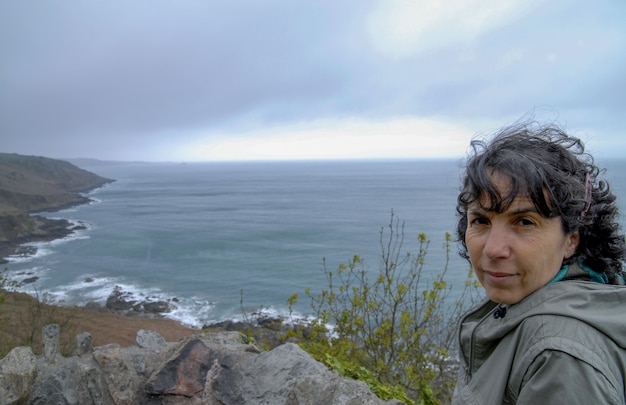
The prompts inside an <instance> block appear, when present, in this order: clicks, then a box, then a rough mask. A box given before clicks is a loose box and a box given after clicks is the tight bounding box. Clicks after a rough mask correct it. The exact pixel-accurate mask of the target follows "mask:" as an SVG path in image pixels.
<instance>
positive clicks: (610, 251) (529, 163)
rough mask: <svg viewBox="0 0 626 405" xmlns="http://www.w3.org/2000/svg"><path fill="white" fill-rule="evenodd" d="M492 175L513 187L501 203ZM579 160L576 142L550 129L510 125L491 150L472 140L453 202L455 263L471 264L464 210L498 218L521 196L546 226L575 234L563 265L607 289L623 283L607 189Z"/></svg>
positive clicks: (622, 247) (582, 156)
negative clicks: (557, 221)
mask: <svg viewBox="0 0 626 405" xmlns="http://www.w3.org/2000/svg"><path fill="white" fill-rule="evenodd" d="M494 171H495V172H497V173H499V174H501V175H504V176H505V177H507V178H509V179H510V181H511V188H510V191H509V192H508V193H507V194H506V195H500V194H499V193H498V190H497V188H496V187H495V186H494V184H493V183H492V178H491V176H490V174H491V173H493V172H494ZM602 173H603V170H600V169H599V168H598V167H597V166H596V165H595V164H594V160H593V157H592V156H591V155H589V154H588V153H586V152H585V148H584V145H583V143H582V141H581V140H580V139H578V138H575V137H572V136H569V135H567V134H566V133H565V132H564V131H563V130H561V129H560V128H559V127H557V126H556V125H553V124H539V123H537V122H524V123H516V124H514V125H512V126H508V127H505V128H503V129H501V130H500V131H498V132H497V133H496V134H495V136H494V137H493V138H492V140H491V141H490V142H486V141H482V140H474V141H472V143H471V153H470V156H469V158H468V161H467V164H466V167H465V173H464V178H463V182H462V185H461V191H460V193H459V196H458V199H457V208H456V210H457V213H458V215H459V222H458V225H457V236H458V238H459V241H460V242H461V248H460V252H459V253H460V255H461V256H462V257H464V258H465V259H468V260H469V255H468V252H467V245H466V243H465V232H466V228H467V210H468V206H470V205H471V204H474V203H476V202H478V203H479V204H481V206H482V208H483V209H486V210H488V211H495V212H498V213H501V212H504V211H506V210H507V209H508V207H509V206H510V205H511V204H512V203H513V201H514V200H515V198H516V197H517V196H520V195H527V196H528V197H529V198H530V199H531V200H532V202H533V204H534V205H535V208H536V209H537V210H538V212H539V213H540V214H541V215H543V216H544V217H547V218H553V217H560V218H561V223H562V226H563V231H564V232H565V233H566V234H568V233H571V232H575V231H579V233H580V242H579V244H578V247H577V249H576V252H575V253H574V255H573V256H572V257H570V258H569V259H567V260H566V261H565V262H564V264H570V263H574V262H581V263H583V264H584V265H586V266H588V267H589V268H591V269H593V270H594V271H596V272H599V273H604V274H606V276H607V277H608V280H609V282H611V283H612V282H614V281H615V277H616V275H619V276H620V277H622V278H623V276H624V274H623V262H624V259H625V258H626V241H625V239H624V235H623V234H620V226H619V223H618V222H617V217H618V208H617V205H616V203H615V199H616V198H615V195H614V194H613V193H612V192H611V190H610V188H609V184H608V183H607V182H606V181H605V180H600V179H599V177H600V174H602Z"/></svg>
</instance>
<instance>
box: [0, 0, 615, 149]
mask: <svg viewBox="0 0 626 405" xmlns="http://www.w3.org/2000/svg"><path fill="white" fill-rule="evenodd" d="M380 4H381V3H378V2H373V1H356V0H355V1H347V2H289V1H278V0H276V1H272V2H255V1H233V2H203V1H192V0H187V1H180V2H168V1H145V0H144V1H133V2H124V1H108V2H97V3H96V2H86V1H85V2H55V3H50V2H44V3H41V2H34V1H28V0H27V1H19V2H3V3H1V4H0V57H1V59H2V64H1V66H0V88H1V89H2V90H1V91H0V133H1V134H2V140H1V141H0V149H2V150H3V151H8V152H18V153H33V154H44V155H49V156H53V157H54V156H58V157H64V156H79V155H80V156H96V157H102V158H120V157H123V158H128V157H131V156H135V157H137V158H141V157H142V150H143V151H144V152H145V151H146V150H147V148H145V145H148V144H151V143H155V142H164V141H165V140H164V139H162V138H163V137H166V136H171V137H173V138H176V140H177V141H179V142H183V141H184V140H186V139H188V138H189V139H191V138H192V134H193V133H196V132H197V131H205V132H207V133H230V134H235V133H237V132H238V131H249V130H252V129H255V128H259V127H264V126H274V125H276V126H277V125H282V124H289V123H298V122H303V121H311V120H319V119H332V118H341V117H360V116H362V117H367V118H368V119H380V120H384V119H392V118H394V117H398V116H406V115H409V116H417V117H420V116H423V117H439V118H440V119H442V120H448V121H450V122H464V123H468V125H470V126H472V125H478V123H480V122H483V121H485V120H489V121H493V122H501V123H504V122H506V121H508V120H510V119H512V118H515V117H518V116H520V115H521V114H524V113H526V112H528V111H529V110H531V109H532V108H535V107H542V106H547V107H548V108H549V109H551V110H554V111H556V112H558V116H559V119H560V120H563V121H565V122H567V124H568V126H570V127H576V128H578V127H579V128H582V129H584V130H589V131H594V132H595V133H597V134H599V135H598V136H602V137H610V136H615V134H617V133H618V131H621V129H622V128H624V127H625V125H626V118H625V117H624V114H623V113H621V112H623V111H624V97H623V94H624V91H625V90H626V83H625V82H624V78H623V73H622V72H624V71H625V70H626V56H625V55H623V52H622V50H623V49H624V47H625V45H626V28H624V27H623V21H625V20H626V18H625V17H626V6H625V5H624V4H623V3H622V2H617V1H611V0H607V1H602V2H599V3H595V4H593V5H591V4H590V3H587V2H582V1H577V2H575V3H572V2H570V1H567V2H566V1H557V2H550V3H549V4H548V3H546V4H543V3H537V5H536V6H535V7H533V8H532V9H530V10H527V11H526V12H525V13H524V14H523V15H522V14H520V16H519V18H516V19H513V20H511V21H510V22H508V23H507V24H505V25H495V28H493V29H486V30H485V31H484V32H481V33H480V34H478V35H477V36H476V37H475V38H471V39H469V40H467V41H450V42H445V41H438V40H436V39H435V38H433V43H437V44H438V45H437V46H434V47H420V50H419V51H415V52H414V53H411V52H409V53H408V54H404V55H402V56H393V55H389V54H384V53H381V49H377V48H376V44H375V43H374V42H375V41H373V39H372V35H376V33H372V32H371V24H369V25H368V22H371V17H372V13H374V12H375V10H376V6H379V5H380ZM454 29H456V27H455V26H454V24H450V25H449V26H442V27H440V31H439V32H445V30H449V31H452V30H454ZM422 41H423V39H422ZM439 42H441V43H439ZM392 46H393V44H389V47H392ZM422 48H423V49H422ZM383 51H384V49H383ZM473 120H475V121H473ZM473 122H475V124H473ZM481 129H482V128H478V127H477V128H476V131H479V130H481ZM207 136H209V135H207ZM616 139H617V138H616ZM620 139H621V137H620ZM605 140H606V139H605ZM143 158H145V159H151V158H152V157H151V156H144V157H143Z"/></svg>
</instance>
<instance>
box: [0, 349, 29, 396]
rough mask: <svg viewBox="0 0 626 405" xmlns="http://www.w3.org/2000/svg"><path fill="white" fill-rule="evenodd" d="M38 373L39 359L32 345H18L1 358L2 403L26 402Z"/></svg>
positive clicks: (0, 392)
mask: <svg viewBox="0 0 626 405" xmlns="http://www.w3.org/2000/svg"><path fill="white" fill-rule="evenodd" d="M36 374H37V359H36V358H35V355H34V354H33V351H32V349H31V348H30V347H25V346H21V347H16V348H14V349H13V350H11V351H10V352H9V354H7V355H6V356H5V357H4V358H3V359H2V360H0V405H8V404H20V403H26V400H27V399H28V391H29V389H30V387H31V385H32V384H33V381H34V380H35V376H36Z"/></svg>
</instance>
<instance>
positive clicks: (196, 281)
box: [7, 160, 626, 327]
mask: <svg viewBox="0 0 626 405" xmlns="http://www.w3.org/2000/svg"><path fill="white" fill-rule="evenodd" d="M461 164H462V162H461V160H417V161H396V160H393V161H345V162H343V161H326V162H321V161H320V162H223V163H189V164H181V163H150V164H146V163H119V164H114V165H100V166H92V167H87V166H85V167H84V168H85V169H87V170H89V171H92V172H94V173H96V174H99V175H101V176H104V177H108V178H112V179H115V180H116V181H115V182H114V183H112V184H110V185H107V186H105V187H103V188H100V189H97V190H95V191H94V192H92V193H90V194H89V196H90V197H91V198H92V199H94V200H95V202H94V203H93V204H89V205H83V206H79V207H74V208H72V209H70V210H65V211H61V212H55V213H49V214H46V215H48V216H50V217H61V218H67V219H70V220H72V221H75V222H80V223H83V224H85V225H86V226H87V229H85V230H82V231H79V232H77V233H75V234H73V235H72V236H70V237H69V238H66V239H64V240H60V241H53V242H49V243H40V244H37V248H38V253H37V254H36V255H35V256H32V257H21V258H13V259H12V261H11V262H10V263H9V265H8V266H7V267H8V271H9V274H10V275H11V277H12V278H14V279H16V280H20V279H22V280H23V279H24V278H28V277H39V279H38V280H37V282H35V283H32V284H25V285H23V286H22V287H21V289H22V290H23V291H26V292H29V293H31V294H33V295H42V294H46V297H48V299H50V300H53V301H54V302H57V303H60V304H67V305H82V304H85V303H87V302H90V301H95V302H100V303H104V302H105V301H106V298H107V297H108V296H109V294H110V293H111V292H112V291H113V289H114V288H115V286H119V287H120V288H122V290H123V291H127V292H130V293H132V294H134V295H135V296H136V297H140V298H141V299H152V300H161V299H162V300H170V302H172V303H174V304H175V306H176V310H174V311H173V312H172V313H170V314H168V316H169V317H171V318H173V319H176V320H179V321H181V322H183V323H185V324H187V325H190V326H194V327H201V326H202V325H204V324H206V323H211V322H215V321H220V320H224V319H238V318H240V317H241V316H242V309H241V306H242V302H241V301H242V296H243V305H244V307H245V308H246V310H253V309H255V308H263V309H264V310H265V311H267V312H268V313H270V314H277V315H285V314H286V313H287V311H288V307H287V298H288V297H289V296H291V295H292V294H299V295H300V299H299V302H298V304H297V305H296V307H295V309H296V311H297V313H298V314H299V315H302V316H306V315H307V314H308V313H309V312H310V307H309V304H308V302H307V300H306V298H305V297H304V294H303V292H304V290H305V289H306V288H311V289H312V291H313V292H317V291H321V289H323V288H325V287H326V281H325V278H324V274H323V266H324V260H325V262H326V266H327V267H328V269H330V270H334V269H335V268H336V267H337V266H338V265H339V264H340V263H346V262H347V261H348V260H349V259H350V258H351V257H352V256H353V255H360V256H361V257H363V259H364V263H365V267H366V269H368V271H370V272H372V274H373V273H374V272H375V271H376V270H377V269H378V266H379V262H378V261H379V257H380V244H379V241H380V237H381V236H380V232H381V230H384V231H385V232H387V231H388V228H387V226H388V224H389V221H390V216H391V212H392V211H393V212H394V215H396V216H397V217H398V218H399V219H400V220H401V221H403V222H404V224H405V228H404V234H405V242H404V248H405V250H410V251H413V252H416V251H417V249H418V243H417V235H418V234H419V233H425V234H426V235H427V236H428V238H429V239H430V241H431V242H430V247H429V252H428V255H427V260H426V266H425V270H424V271H425V273H427V274H426V275H427V276H428V277H427V278H429V277H432V276H434V275H436V274H437V273H439V272H441V271H442V270H443V268H444V267H445V259H446V254H445V249H444V241H445V234H446V232H449V233H452V234H454V231H455V226H456V220H457V218H456V213H455V205H456V194H457V192H458V187H459V175H460V170H461V169H460V167H461ZM611 165H612V166H611ZM611 165H607V166H609V173H610V174H611V176H609V178H610V179H611V181H612V185H613V189H614V191H615V192H616V194H618V196H619V198H620V201H621V204H623V202H624V201H625V200H626V195H625V194H626V193H625V192H624V191H625V190H626V185H625V178H624V177H625V176H624V175H623V173H624V168H626V165H624V162H623V161H615V162H611ZM613 168H614V169H613ZM622 207H623V205H622ZM622 210H624V208H622ZM456 251H457V247H456V245H455V244H453V246H452V251H451V254H450V259H451V261H450V264H449V269H448V279H449V281H450V282H451V284H452V285H453V294H456V293H459V292H460V290H461V289H462V286H463V281H464V280H465V275H466V273H467V269H468V265H467V263H466V262H465V261H464V260H463V259H461V258H460V257H459V256H458V255H457V254H456Z"/></svg>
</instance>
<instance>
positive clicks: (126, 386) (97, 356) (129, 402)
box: [93, 344, 139, 405]
mask: <svg viewBox="0 0 626 405" xmlns="http://www.w3.org/2000/svg"><path fill="white" fill-rule="evenodd" d="M93 358H94V360H95V361H96V363H97V364H98V366H99V367H100V370H101V372H102V374H103V375H104V380H105V382H106V385H107V387H108V391H109V393H110V395H111V397H112V398H113V401H114V402H113V403H115V404H116V405H133V404H135V403H136V401H135V396H136V395H137V393H138V391H139V389H138V388H139V386H138V381H139V379H138V378H137V373H136V371H135V370H134V368H132V367H129V366H128V363H127V362H126V359H125V357H124V355H123V353H122V350H121V348H120V346H119V345H117V344H109V345H106V346H100V347H97V348H96V349H94V352H93Z"/></svg>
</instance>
